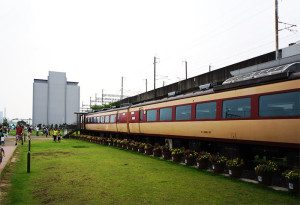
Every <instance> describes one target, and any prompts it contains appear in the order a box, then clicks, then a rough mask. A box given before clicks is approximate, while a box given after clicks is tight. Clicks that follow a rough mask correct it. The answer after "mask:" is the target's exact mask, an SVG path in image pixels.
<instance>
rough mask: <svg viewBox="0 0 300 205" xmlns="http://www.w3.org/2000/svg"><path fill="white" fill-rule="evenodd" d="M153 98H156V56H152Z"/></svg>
mask: <svg viewBox="0 0 300 205" xmlns="http://www.w3.org/2000/svg"><path fill="white" fill-rule="evenodd" d="M153 64H154V99H155V98H156V90H155V83H156V56H154V62H153Z"/></svg>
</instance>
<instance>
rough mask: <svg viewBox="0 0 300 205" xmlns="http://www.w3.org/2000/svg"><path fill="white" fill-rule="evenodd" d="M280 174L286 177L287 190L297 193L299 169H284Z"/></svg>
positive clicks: (299, 180) (299, 177)
mask: <svg viewBox="0 0 300 205" xmlns="http://www.w3.org/2000/svg"><path fill="white" fill-rule="evenodd" d="M282 175H283V176H284V177H285V178H286V181H287V184H288V190H289V192H291V193H294V194H299V183H300V171H299V170H286V171H284V172H283V173H282Z"/></svg>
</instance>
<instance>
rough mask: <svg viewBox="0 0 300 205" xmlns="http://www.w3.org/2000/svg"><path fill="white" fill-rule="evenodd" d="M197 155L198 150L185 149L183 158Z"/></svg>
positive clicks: (192, 157) (191, 157)
mask: <svg viewBox="0 0 300 205" xmlns="http://www.w3.org/2000/svg"><path fill="white" fill-rule="evenodd" d="M197 157H198V152H195V151H194V150H186V151H185V152H184V158H185V159H196V158H197Z"/></svg>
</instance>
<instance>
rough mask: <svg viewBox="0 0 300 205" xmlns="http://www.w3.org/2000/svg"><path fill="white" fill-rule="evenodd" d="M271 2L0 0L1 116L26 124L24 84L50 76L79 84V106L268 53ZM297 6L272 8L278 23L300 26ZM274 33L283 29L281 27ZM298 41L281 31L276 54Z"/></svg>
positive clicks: (290, 0)
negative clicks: (58, 75) (98, 97)
mask: <svg viewBox="0 0 300 205" xmlns="http://www.w3.org/2000/svg"><path fill="white" fill-rule="evenodd" d="M274 2H275V1H274V0H263V1H262V0H227V1H222V0H106V1H104V0H0V71H1V79H0V89H1V94H0V111H1V110H3V109H4V107H6V111H7V117H8V118H10V119H12V118H32V95H33V80H34V79H47V77H48V74H49V71H60V72H66V75H67V80H68V81H75V82H79V86H80V93H81V100H80V103H82V102H84V103H85V104H87V103H89V99H90V96H92V97H94V96H95V93H99V94H100V93H101V90H102V89H104V93H111V94H120V89H121V77H122V76H124V95H135V94H137V93H141V92H144V91H145V89H146V86H145V79H148V90H150V89H153V58H154V56H156V57H157V58H159V60H158V61H159V63H158V64H157V79H158V80H157V83H156V85H157V87H161V86H162V85H163V81H164V82H165V84H171V83H173V82H176V81H179V80H182V79H184V78H185V67H184V63H183V61H185V60H186V61H187V62H188V77H192V76H196V75H199V74H202V73H205V72H207V71H208V67H209V65H212V68H213V69H218V68H221V67H223V66H226V65H230V64H232V63H236V62H239V61H243V60H245V59H248V58H251V57H254V56H257V55H261V54H264V53H267V52H270V51H274V49H275V23H274V22H275V17H274V13H275V12H274V10H275V9H274V8H275V3H274ZM299 8H300V1H299V0H282V1H281V0H279V20H280V21H282V22H286V23H290V24H296V25H297V26H298V27H297V29H298V30H299V27H300V12H299ZM280 28H284V25H283V24H281V25H280ZM299 40H300V32H290V31H287V30H285V31H281V32H280V33H279V47H280V48H283V47H287V46H288V44H289V43H292V42H296V41H299Z"/></svg>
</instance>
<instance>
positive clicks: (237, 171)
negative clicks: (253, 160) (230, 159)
mask: <svg viewBox="0 0 300 205" xmlns="http://www.w3.org/2000/svg"><path fill="white" fill-rule="evenodd" d="M242 171H243V169H242V167H228V174H229V175H230V176H231V177H234V178H240V177H241V175H242Z"/></svg>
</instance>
